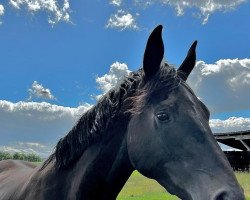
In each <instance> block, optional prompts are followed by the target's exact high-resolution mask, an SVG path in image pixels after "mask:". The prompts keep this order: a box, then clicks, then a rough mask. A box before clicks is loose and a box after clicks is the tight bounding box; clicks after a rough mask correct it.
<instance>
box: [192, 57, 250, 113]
mask: <svg viewBox="0 0 250 200" xmlns="http://www.w3.org/2000/svg"><path fill="white" fill-rule="evenodd" d="M188 83H189V84H190V86H191V87H192V88H193V90H194V91H195V92H196V94H197V95H198V96H199V97H200V98H201V99H202V101H204V102H205V104H206V105H207V106H208V107H209V109H210V110H211V111H212V112H230V111H237V110H243V109H250V103H249V102H250V93H249V88H250V59H241V60H240V59H225V60H219V61H217V62H216V63H214V64H206V63H205V62H203V61H198V62H197V64H196V67H195V68H194V70H193V72H192V73H191V75H190V77H189V78H188Z"/></svg>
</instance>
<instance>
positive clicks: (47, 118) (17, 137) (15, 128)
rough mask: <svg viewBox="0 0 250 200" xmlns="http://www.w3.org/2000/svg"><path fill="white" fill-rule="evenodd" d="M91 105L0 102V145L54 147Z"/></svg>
mask: <svg viewBox="0 0 250 200" xmlns="http://www.w3.org/2000/svg"><path fill="white" fill-rule="evenodd" d="M90 107H91V105H89V104H84V105H81V106H78V107H76V108H70V107H63V106H58V105H53V104H50V103H45V102H42V103H37V102H22V101H21V102H17V103H12V102H9V101H4V100H0V121H1V126H0V138H1V140H0V146H2V147H3V146H9V145H8V144H12V143H15V142H25V143H26V142H27V141H29V142H33V143H40V144H46V145H47V144H55V143H56V142H57V141H58V140H59V138H61V137H63V136H64V135H65V134H67V133H68V131H69V130H70V129H71V128H72V127H73V125H74V123H75V122H76V121H77V120H78V119H79V117H80V116H81V115H82V114H83V113H84V112H85V111H87V110H88V109H89V108H90Z"/></svg>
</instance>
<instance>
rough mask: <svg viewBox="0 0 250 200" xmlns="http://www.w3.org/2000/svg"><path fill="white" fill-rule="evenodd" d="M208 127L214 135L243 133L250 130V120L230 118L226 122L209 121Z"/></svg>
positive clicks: (218, 120)
mask: <svg viewBox="0 0 250 200" xmlns="http://www.w3.org/2000/svg"><path fill="white" fill-rule="evenodd" d="M210 127H211V129H212V130H213V132H214V133H223V132H233V131H245V130H249V129H250V118H243V117H230V118H228V119H226V120H220V119H211V120H210Z"/></svg>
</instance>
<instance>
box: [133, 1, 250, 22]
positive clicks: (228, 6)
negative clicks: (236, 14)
mask: <svg viewBox="0 0 250 200" xmlns="http://www.w3.org/2000/svg"><path fill="white" fill-rule="evenodd" d="M247 1H248V0H227V1H225V0H203V1H197V0H157V1H156V0H147V1H144V0H135V2H136V3H137V4H142V5H146V6H149V5H152V4H154V3H158V2H159V3H161V4H163V5H167V6H172V7H174V8H175V10H176V13H177V15H178V16H181V15H183V14H184V12H185V10H186V9H187V8H195V9H198V10H199V13H198V16H200V17H202V19H203V24H206V23H207V22H208V19H209V16H210V15H211V14H213V13H214V12H217V11H224V12H225V11H229V10H233V9H236V8H237V6H238V5H240V4H242V3H244V2H247Z"/></svg>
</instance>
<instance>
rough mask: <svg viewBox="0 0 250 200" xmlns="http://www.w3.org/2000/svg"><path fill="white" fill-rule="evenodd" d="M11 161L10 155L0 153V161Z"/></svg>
mask: <svg viewBox="0 0 250 200" xmlns="http://www.w3.org/2000/svg"><path fill="white" fill-rule="evenodd" d="M7 159H13V156H12V155H11V154H10V153H7V152H2V151H0V160H7Z"/></svg>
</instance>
